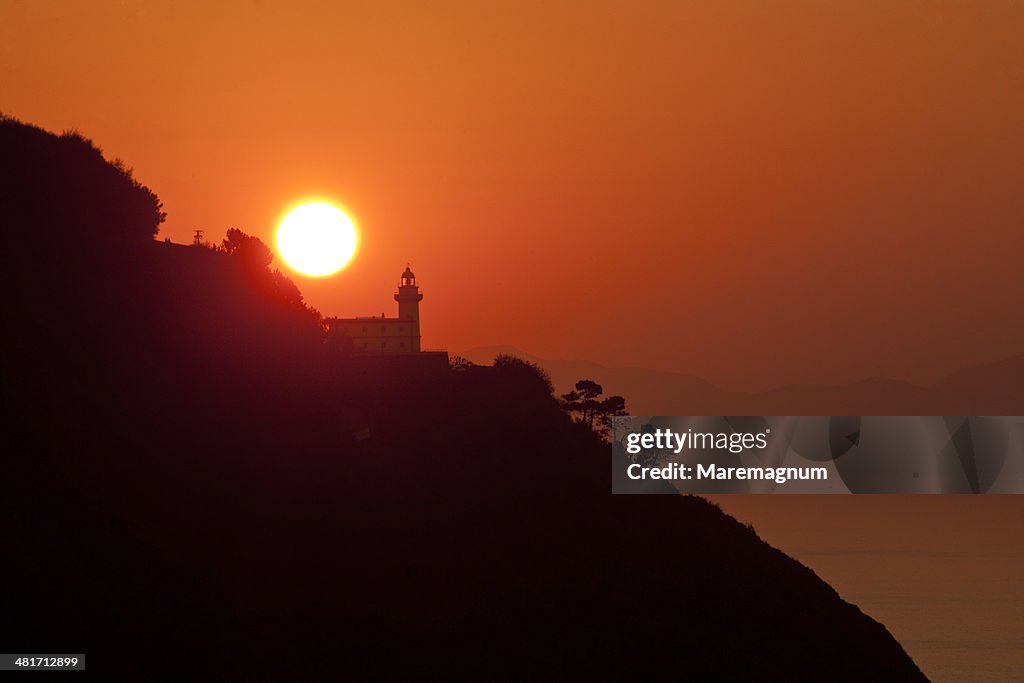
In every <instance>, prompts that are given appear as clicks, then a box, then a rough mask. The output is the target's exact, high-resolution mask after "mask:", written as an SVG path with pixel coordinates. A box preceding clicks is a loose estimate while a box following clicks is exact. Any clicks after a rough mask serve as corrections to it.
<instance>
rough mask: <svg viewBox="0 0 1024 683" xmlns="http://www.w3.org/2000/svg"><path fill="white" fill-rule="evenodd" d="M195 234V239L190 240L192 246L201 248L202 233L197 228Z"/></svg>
mask: <svg viewBox="0 0 1024 683" xmlns="http://www.w3.org/2000/svg"><path fill="white" fill-rule="evenodd" d="M195 233H196V236H195V238H194V239H193V240H192V244H193V245H194V246H197V247H201V246H203V231H202V230H199V229H198V228H197V229H196V231H195Z"/></svg>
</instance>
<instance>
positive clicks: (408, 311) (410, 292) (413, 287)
mask: <svg viewBox="0 0 1024 683" xmlns="http://www.w3.org/2000/svg"><path fill="white" fill-rule="evenodd" d="M395 301H397V302H398V318H399V320H415V321H416V322H417V325H418V324H419V319H420V302H421V301H423V294H422V293H421V292H420V285H419V283H418V282H416V275H415V274H414V273H413V272H412V269H411V268H410V267H409V264H408V263H407V264H405V272H404V273H402V279H401V280H400V281H399V283H398V291H397V292H396V293H395ZM417 350H418V349H417Z"/></svg>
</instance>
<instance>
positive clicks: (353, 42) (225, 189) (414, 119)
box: [0, 0, 1024, 387]
mask: <svg viewBox="0 0 1024 683" xmlns="http://www.w3.org/2000/svg"><path fill="white" fill-rule="evenodd" d="M207 5H216V7H211V6H207ZM843 5H844V3H837V2H836V3H834V2H830V3H820V2H799V3H797V2H773V3H753V2H728V1H726V0H713V1H712V0H709V1H707V2H689V3H684V2H663V3H637V2H596V1H590V2H578V3H555V2H538V3H528V2H522V1H520V2H514V3H507V4H503V5H501V6H498V5H497V3H489V2H488V3H482V2H466V3H454V2H452V3H412V2H410V3H401V4H391V3H386V2H373V3H364V2H359V3H355V2H353V3H342V2H296V1H292V2H287V3H285V2H269V1H266V0H264V1H263V2H246V3H201V2H196V3H184V2H174V3H157V2H75V3H71V2H47V3H12V2H3V4H2V5H0V8H2V9H0V12H2V20H0V110H2V111H3V112H5V113H7V114H10V115H13V116H16V117H18V118H20V119H23V120H26V121H29V122H32V123H36V124H38V125H41V126H44V127H47V128H50V129H54V130H63V129H66V128H77V129H79V130H81V131H82V132H83V133H85V134H86V135H88V136H89V137H91V138H93V139H94V140H95V141H96V142H97V143H98V144H99V145H101V146H102V147H103V148H104V150H105V151H106V153H107V154H108V156H110V157H121V158H123V159H125V160H126V162H127V163H128V164H129V165H130V166H132V167H134V168H135V170H136V174H137V176H138V177H139V178H140V179H141V180H142V181H143V182H145V183H146V184H148V185H150V186H151V187H152V188H153V189H154V190H155V191H156V192H157V193H158V194H159V195H160V197H161V198H162V199H163V201H164V203H165V205H166V209H167V211H168V222H167V224H166V225H165V227H164V230H163V235H166V236H170V237H171V238H172V239H174V240H175V241H188V240H189V239H190V236H191V231H192V229H193V228H195V227H201V228H204V229H205V230H206V231H207V234H208V235H209V236H212V237H215V238H217V239H219V238H220V237H222V236H223V233H224V232H225V230H226V229H227V228H229V227H232V226H236V227H239V228H241V229H243V230H245V231H247V232H250V233H252V234H256V235H258V236H260V237H262V238H263V239H265V240H266V241H268V243H269V242H271V236H272V230H273V227H274V226H273V223H274V221H275V219H276V218H277V216H278V213H279V212H280V211H281V210H282V209H283V208H284V207H285V206H286V205H288V204H289V203H291V202H292V201H294V200H295V199H297V198H298V197H301V196H303V195H313V194H326V195H332V196H334V197H336V198H337V199H338V200H339V201H341V202H342V203H344V204H345V205H346V206H347V207H348V208H349V209H350V210H351V212H352V213H353V215H354V217H355V218H356V220H357V221H358V223H359V224H360V226H361V230H362V238H363V242H362V245H361V248H360V252H359V253H358V255H357V259H356V261H355V262H354V263H353V264H352V265H351V266H350V267H349V268H348V269H346V270H345V271H342V273H341V274H339V275H338V276H336V277H333V278H329V279H326V280H319V281H318V280H310V279H307V278H303V277H301V276H298V275H296V276H294V277H295V280H296V282H297V283H298V284H299V286H300V287H301V288H302V290H303V291H304V292H305V294H306V296H307V299H308V300H309V301H310V302H311V303H312V304H313V305H315V306H316V307H318V308H319V309H320V310H321V311H322V312H323V313H324V314H326V315H356V314H379V313H380V312H381V311H382V310H384V311H387V312H388V314H389V315H390V314H393V312H394V309H395V304H394V302H393V301H392V300H391V294H392V292H393V287H394V285H395V282H396V280H397V277H398V275H399V273H400V272H401V270H402V268H403V267H404V266H405V262H406V261H407V260H411V261H412V264H413V267H414V269H415V270H416V272H417V275H419V277H420V279H421V281H422V284H423V287H424V292H425V300H424V302H423V315H424V325H423V330H424V344H425V345H426V346H429V347H442V346H443V347H447V348H449V349H451V350H459V349H463V348H468V347H471V346H476V345H489V344H510V345H514V346H518V347H520V348H522V349H524V350H526V351H529V352H531V353H534V354H536V355H539V356H543V357H562V358H588V359H593V360H597V361H599V362H603V363H606V364H616V365H645V366H649V367H658V368H666V369H674V370H683V371H689V372H693V373H695V374H699V375H702V376H704V377H706V378H708V379H711V380H713V381H718V382H720V383H723V384H725V385H728V386H741V387H759V386H763V385H766V384H776V383H785V382H798V381H843V380H849V379H856V378H860V377H863V376H865V375H872V374H885V375H889V376H895V377H905V378H911V379H919V380H923V379H928V378H931V377H933V376H935V375H936V374H941V373H942V372H943V371H945V370H947V369H952V368H955V367H959V366H962V365H966V364H971V363H976V362H984V361H987V360H992V359H996V358H1000V357H1003V356H1006V355H1010V354H1013V353H1020V352H1022V351H1024V322H1022V320H1024V316H1022V315H1021V301H1022V294H1024V274H1022V272H1024V269H1022V268H1021V265H1020V261H1021V254H1022V253H1024V192H1022V189H1024V186H1022V179H1024V123H1022V122H1024V41H1022V40H1021V36H1022V35H1024V4H1021V3H1016V2H1010V1H995V0H993V1H989V2H966V1H964V2H938V1H935V2H932V1H929V2H901V3H892V2H865V1H861V0H858V1H856V2H849V3H845V6H843Z"/></svg>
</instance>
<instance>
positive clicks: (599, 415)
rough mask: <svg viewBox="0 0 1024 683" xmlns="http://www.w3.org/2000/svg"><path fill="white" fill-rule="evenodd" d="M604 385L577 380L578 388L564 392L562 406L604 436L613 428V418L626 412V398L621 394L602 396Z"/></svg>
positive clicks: (589, 427)
mask: <svg viewBox="0 0 1024 683" xmlns="http://www.w3.org/2000/svg"><path fill="white" fill-rule="evenodd" d="M603 393H604V387H602V386H601V385H600V384H598V383H597V382H595V381H593V380H590V379H581V380H580V381H579V382H576V388H575V389H574V390H573V391H570V392H568V393H566V394H562V396H561V399H562V407H564V408H565V409H566V410H567V411H569V412H570V413H575V414H576V415H578V417H577V418H576V421H577V422H580V423H582V424H585V425H587V428H588V429H595V427H596V431H597V432H598V433H599V434H601V435H602V436H606V435H607V434H608V432H609V431H610V430H611V425H612V418H613V417H615V416H617V415H625V414H626V400H625V399H624V398H622V397H621V396H606V397H604V398H601V395H602V394H603Z"/></svg>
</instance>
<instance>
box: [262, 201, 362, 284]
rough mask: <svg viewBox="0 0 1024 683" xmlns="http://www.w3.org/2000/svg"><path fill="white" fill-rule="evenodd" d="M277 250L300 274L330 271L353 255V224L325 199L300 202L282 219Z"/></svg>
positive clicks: (354, 243)
mask: <svg viewBox="0 0 1024 683" xmlns="http://www.w3.org/2000/svg"><path fill="white" fill-rule="evenodd" d="M277 250H278V251H279V252H280V253H281V258H283V259H284V261H285V263H287V264H288V265H289V266H291V267H292V268H294V269H295V270H297V271H299V272H300V273H302V274H303V275H312V276H314V277H320V276H323V275H330V274H331V273H334V272H337V271H339V270H341V269H342V268H344V267H345V265H346V264H347V263H348V262H349V261H350V260H351V259H352V255H353V254H354V253H355V251H356V226H355V225H353V223H352V219H350V218H349V217H348V216H346V215H345V212H344V211H342V210H341V209H339V208H338V207H336V206H331V205H330V204H327V203H325V202H311V203H309V204H303V205H301V206H297V207H295V208H294V209H292V210H291V211H289V212H288V215H286V216H285V217H284V219H282V220H281V224H280V225H279V226H278V228H277Z"/></svg>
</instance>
